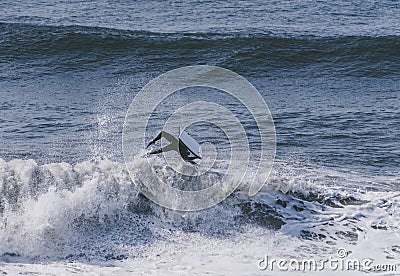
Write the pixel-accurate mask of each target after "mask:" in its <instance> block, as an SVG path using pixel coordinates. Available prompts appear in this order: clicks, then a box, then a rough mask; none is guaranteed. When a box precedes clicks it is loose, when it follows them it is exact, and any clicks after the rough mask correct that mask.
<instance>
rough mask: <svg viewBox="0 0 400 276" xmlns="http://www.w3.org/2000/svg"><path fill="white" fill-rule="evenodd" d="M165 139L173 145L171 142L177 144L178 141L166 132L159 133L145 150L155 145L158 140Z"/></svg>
mask: <svg viewBox="0 0 400 276" xmlns="http://www.w3.org/2000/svg"><path fill="white" fill-rule="evenodd" d="M163 137H164V138H165V139H167V140H168V141H169V142H171V143H173V142H177V141H178V140H177V139H176V138H175V137H174V136H172V135H171V134H169V133H168V132H165V131H161V132H160V133H159V134H158V135H157V136H156V137H155V138H154V139H153V140H151V141H150V143H148V144H147V146H146V149H147V148H148V147H150V146H151V145H153V144H155V142H157V141H158V140H160V139H161V138H163Z"/></svg>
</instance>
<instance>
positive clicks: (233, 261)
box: [0, 160, 400, 275]
mask: <svg viewBox="0 0 400 276" xmlns="http://www.w3.org/2000/svg"><path fill="white" fill-rule="evenodd" d="M137 166H138V167H137V170H138V173H137V177H138V178H140V177H141V175H142V173H141V167H140V162H139V163H138V164H137ZM165 172H167V170H165ZM397 181H398V179H395V178H387V179H385V178H383V177H375V178H374V177H369V176H360V175H356V174H354V173H350V172H339V171H336V170H334V169H327V168H317V167H312V166H306V165H301V164H289V163H284V162H277V163H276V165H275V169H274V171H273V174H272V176H271V178H270V183H269V184H268V185H266V186H265V187H264V188H263V190H262V191H261V192H260V193H259V194H257V195H256V196H255V197H253V198H248V196H247V194H246V191H245V190H246V189H244V188H242V189H240V190H239V191H237V192H235V194H234V195H233V196H231V197H230V198H228V199H227V200H225V201H224V202H222V203H221V204H219V205H217V206H215V207H212V208H210V209H207V210H204V211H201V212H190V213H181V212H175V211H170V210H166V209H163V208H161V207H158V206H157V205H155V204H153V203H152V202H150V201H148V200H147V199H144V198H143V197H141V196H139V193H138V190H137V188H136V186H135V185H134V184H133V183H132V182H131V180H130V178H129V176H128V174H127V172H126V170H125V165H124V164H120V163H116V162H112V161H108V160H103V161H97V162H89V161H85V162H82V163H78V164H75V165H71V164H67V163H55V164H44V165H38V164H36V162H35V161H33V160H11V161H9V162H6V161H4V160H0V190H1V191H2V193H1V201H0V202H1V209H2V212H1V214H2V215H1V220H0V256H2V257H1V259H2V263H1V266H0V271H4V272H7V273H9V274H11V275H13V274H17V273H19V272H26V273H28V272H30V273H33V272H36V273H39V274H47V273H50V274H52V273H53V274H57V275H60V273H61V274H62V273H64V274H74V273H84V274H85V273H89V272H93V273H94V274H95V275H97V274H103V275H112V274H115V275H117V274H120V273H122V272H125V273H128V272H129V273H133V274H135V275H138V274H140V273H145V274H146V275H147V274H150V275H151V274H153V275H162V274H165V273H166V274H169V273H173V274H178V275H179V274H187V273H189V271H190V274H192V275H196V274H197V275H202V274H204V272H206V271H208V272H210V273H211V274H216V275H218V274H224V275H228V274H229V275H246V272H248V274H249V275H254V274H255V273H257V272H258V271H259V270H258V268H257V260H258V259H260V258H263V256H264V255H265V254H268V255H269V256H270V257H271V258H300V257H302V258H312V257H313V258H318V259H322V258H329V257H336V253H335V252H336V250H337V249H338V248H345V249H346V250H348V252H351V253H350V255H349V257H350V256H351V257H352V258H360V259H362V258H372V259H373V260H374V262H375V263H380V264H387V263H394V264H397V265H399V264H400V262H399V257H400V223H399V222H400V212H399V206H400V192H399V191H396V190H395V189H394V188H393V187H395V186H394V184H395V183H396V182H397ZM274 218H275V219H274ZM193 249H195V250H193ZM45 264H46V265H45ZM266 273H267V272H266ZM276 273H278V271H274V275H275V274H276ZM343 273H344V272H343Z"/></svg>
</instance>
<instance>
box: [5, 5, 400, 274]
mask: <svg viewBox="0 0 400 276" xmlns="http://www.w3.org/2000/svg"><path fill="white" fill-rule="evenodd" d="M192 65H210V66H218V67H222V68H226V69H229V70H231V71H233V72H235V73H237V74H240V75H241V76H242V77H244V78H246V79H247V80H248V81H250V82H251V83H252V84H253V85H254V87H255V88H256V89H257V90H258V91H259V92H260V94H261V95H262V97H263V99H264V100H265V102H266V103H267V105H268V107H269V110H270V112H271V115H272V117H273V121H274V127H275V131H276V157H275V162H274V165H273V167H272V172H271V175H270V177H269V178H268V181H267V182H266V183H265V185H264V187H263V188H262V190H261V191H260V192H259V193H258V194H257V195H256V196H254V197H249V196H248V194H247V193H246V192H245V191H241V190H240V189H238V190H237V191H235V192H234V193H233V194H232V195H231V196H229V197H228V198H227V199H226V200H225V201H223V202H221V203H220V204H218V205H216V206H213V207H211V208H208V209H206V210H202V211H198V212H179V211H172V210H169V209H165V208H163V207H160V206H158V205H157V204H155V203H153V202H152V201H150V200H148V199H147V198H146V197H144V196H143V195H142V194H141V193H140V191H139V190H138V188H137V186H136V185H135V183H133V182H132V180H131V177H130V176H129V174H128V172H127V171H126V167H125V164H124V156H123V148H122V131H123V126H124V120H125V115H126V112H127V110H128V107H129V105H130V104H131V102H132V101H133V99H134V98H135V96H136V95H137V94H138V93H139V91H140V90H141V89H142V88H143V87H144V86H145V85H146V84H147V83H148V82H149V81H151V80H152V79H154V78H156V77H157V76H159V75H160V74H163V73H166V72H168V71H169V70H172V69H177V68H180V67H184V66H192ZM202 97H203V98H205V99H207V100H211V101H216V102H218V103H221V104H225V106H227V107H231V109H232V110H237V109H240V106H239V105H238V104H237V103H235V101H232V99H231V98H229V97H224V96H221V95H220V94H218V93H211V94H207V93H204V94H202V93H197V94H196V99H200V100H201V99H202ZM177 99H178V100H177ZM191 99H192V98H191V96H190V95H189V96H188V94H185V93H182V95H177V96H176V97H175V98H174V97H172V98H170V99H169V100H168V101H166V102H165V103H164V107H163V108H164V109H165V110H170V109H171V108H173V107H175V106H176V104H177V102H179V103H180V104H181V103H187V102H190V100H191ZM165 114H169V113H168V112H166V113H165ZM162 116H163V115H162V114H161V117H162ZM165 116H167V115H165ZM164 119H166V117H165V118H164ZM244 125H245V128H251V123H250V125H249V126H247V125H246V124H244ZM149 128H150V129H149V134H148V135H150V136H151V135H156V134H157V132H158V131H159V129H158V128H156V127H153V128H152V127H151V124H150V127H149ZM202 131H203V135H204V137H206V138H208V139H211V138H212V137H215V135H216V134H215V133H218V132H215V129H214V128H210V129H208V130H207V129H204V128H203V129H202ZM249 139H250V142H251V139H252V138H251V137H250V138H249ZM217 149H218V147H217ZM220 150H222V151H224V146H222V148H220ZM154 158H158V157H154ZM164 170H165V172H164V173H165V177H166V178H168V177H169V173H170V172H169V171H168V169H167V167H164ZM261 170H262V168H261ZM162 171H163V170H162ZM135 177H137V179H136V180H137V181H140V178H141V177H142V178H143V177H146V173H145V172H144V168H142V167H141V166H140V164H138V165H137V168H135ZM172 179H174V178H172ZM171 181H175V180H171ZM181 184H182V183H181ZM183 184H184V185H186V186H188V185H189V186H190V185H192V184H193V183H191V182H190V181H189V180H188V181H187V182H185V183H183ZM193 185H194V184H193ZM399 211H400V3H399V2H398V1H390V0H382V1H353V2H349V1H298V0H294V1H259V0H256V1H152V0H151V1H142V0H138V1H127V0H125V1H123V0H121V1H106V0H93V1H70V0H68V1H67V0H65V1H49V0H42V1H26V0H20V1H9V0H5V1H2V2H1V3H0V272H2V273H8V274H9V275H15V274H18V273H37V274H39V275H45V274H46V275H48V273H50V275H60V274H65V275H70V274H71V275H72V274H75V273H79V274H82V275H87V274H90V273H93V274H91V275H119V274H122V275H204V274H206V273H208V274H210V275H259V274H265V275H267V274H268V273H270V274H268V275H281V274H284V273H285V272H284V271H279V270H277V269H276V268H275V270H273V271H269V272H268V271H261V270H259V268H258V266H257V262H258V260H259V259H260V258H264V256H265V255H266V254H268V255H269V257H270V258H276V259H279V258H286V259H287V260H289V259H292V258H298V259H300V258H316V259H317V260H321V259H329V258H330V257H331V258H332V257H333V258H339V259H340V258H341V257H338V253H337V252H338V250H339V249H345V250H346V252H347V253H348V255H346V258H353V259H354V258H358V259H360V260H362V259H366V258H371V259H373V262H374V265H379V264H392V265H394V266H393V267H395V268H397V273H399V272H398V271H400V261H399V260H400V212H399ZM289 270H290V269H289ZM375 270H376V267H375ZM371 271H372V270H366V269H365V270H363V272H359V273H370V272H371ZM314 272H315V271H314ZM315 273H318V271H317V272H315ZM319 273H321V275H338V274H340V275H341V274H343V275H348V274H347V273H348V271H346V270H341V271H335V270H332V269H328V270H327V271H326V272H325V273H328V274H324V271H322V272H321V271H319ZM332 273H333V274H332ZM390 273H392V274H390ZM393 273H394V274H393ZM318 275H319V274H318ZM356 275H358V274H356ZM379 275H396V272H393V270H392V271H391V272H387V271H386V272H382V274H379Z"/></svg>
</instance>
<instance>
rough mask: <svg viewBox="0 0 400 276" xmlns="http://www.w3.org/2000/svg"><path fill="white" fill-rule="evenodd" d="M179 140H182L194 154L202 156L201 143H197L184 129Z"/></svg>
mask: <svg viewBox="0 0 400 276" xmlns="http://www.w3.org/2000/svg"><path fill="white" fill-rule="evenodd" d="M179 141H180V142H182V143H183V144H184V145H185V147H187V149H188V150H189V151H190V152H191V153H192V154H193V155H195V156H196V157H198V158H201V157H202V152H201V146H200V144H199V143H197V141H196V140H194V139H193V137H192V136H190V135H189V134H188V133H187V132H186V131H184V130H182V132H181V133H180V134H179Z"/></svg>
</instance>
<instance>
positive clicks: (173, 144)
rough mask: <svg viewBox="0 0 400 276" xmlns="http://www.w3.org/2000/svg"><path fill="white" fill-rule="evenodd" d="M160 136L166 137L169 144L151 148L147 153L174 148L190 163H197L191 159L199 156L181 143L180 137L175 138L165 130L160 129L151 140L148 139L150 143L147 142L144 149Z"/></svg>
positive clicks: (156, 152)
mask: <svg viewBox="0 0 400 276" xmlns="http://www.w3.org/2000/svg"><path fill="white" fill-rule="evenodd" d="M161 138H165V139H167V140H168V141H169V142H170V144H169V145H167V146H165V147H163V148H161V149H158V150H153V151H151V152H149V153H148V155H150V154H158V153H161V152H167V151H171V150H174V151H177V152H178V153H179V154H180V156H181V157H182V159H183V160H185V161H187V162H190V163H191V164H194V165H197V163H196V162H194V161H193V160H195V159H198V158H199V159H200V158H201V157H199V156H197V155H195V154H193V152H191V151H190V149H189V148H188V147H187V146H186V145H185V144H184V143H183V141H182V140H181V139H176V138H175V137H174V136H173V135H171V134H169V133H168V132H166V131H161V132H160V133H159V134H158V135H157V136H156V137H155V138H154V139H153V140H151V141H150V143H148V144H147V146H146V149H147V148H148V147H150V146H151V145H153V144H155V143H156V142H157V141H158V140H160V139H161Z"/></svg>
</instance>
